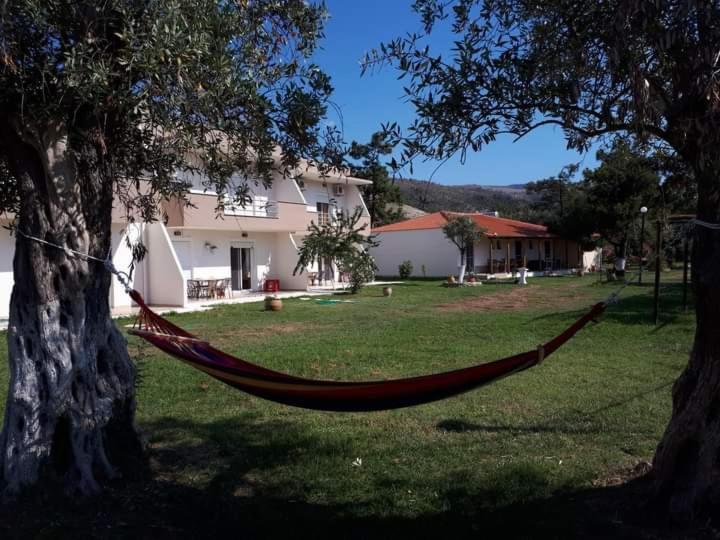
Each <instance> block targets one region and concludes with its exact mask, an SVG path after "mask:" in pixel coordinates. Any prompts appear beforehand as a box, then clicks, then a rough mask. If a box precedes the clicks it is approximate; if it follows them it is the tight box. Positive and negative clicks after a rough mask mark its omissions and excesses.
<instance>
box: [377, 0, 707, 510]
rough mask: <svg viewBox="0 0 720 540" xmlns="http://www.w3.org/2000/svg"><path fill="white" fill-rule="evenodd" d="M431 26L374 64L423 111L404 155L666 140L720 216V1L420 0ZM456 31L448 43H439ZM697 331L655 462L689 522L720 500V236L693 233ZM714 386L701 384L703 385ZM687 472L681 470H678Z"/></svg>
mask: <svg viewBox="0 0 720 540" xmlns="http://www.w3.org/2000/svg"><path fill="white" fill-rule="evenodd" d="M413 10H414V11H415V12H416V13H417V14H418V16H419V18H420V22H421V26H422V30H421V31H418V32H409V33H407V34H405V35H403V36H402V37H399V38H397V39H394V40H391V41H390V42H387V43H383V44H381V45H380V46H379V47H378V49H376V50H375V51H372V52H371V53H370V54H369V55H368V56H367V58H366V61H365V63H364V67H365V69H366V70H367V69H374V68H376V67H379V66H382V65H386V64H389V65H392V66H394V67H395V68H396V69H397V70H398V72H399V76H400V77H401V78H404V80H405V93H406V98H407V99H408V100H409V101H410V102H411V103H412V104H413V106H414V108H415V111H416V114H417V118H416V120H415V121H413V122H412V123H411V124H410V126H409V127H407V129H403V128H401V126H399V125H397V124H390V125H388V126H387V128H386V130H387V132H388V133H389V134H390V140H391V142H393V143H400V144H402V145H403V151H402V159H401V162H402V163H401V164H403V163H407V162H412V160H413V159H415V158H416V157H418V156H424V157H428V158H434V159H446V158H448V157H450V156H453V155H456V154H459V155H460V157H461V159H464V157H465V155H466V153H467V152H468V151H477V150H480V149H481V148H482V147H484V146H485V145H486V144H488V143H490V142H492V141H494V140H495V139H496V138H498V137H500V136H503V135H509V136H511V137H513V138H514V139H515V140H517V139H519V138H521V137H524V136H526V135H528V134H529V133H531V132H532V131H534V130H536V129H538V128H539V127H541V126H557V127H559V128H560V129H562V131H563V133H564V135H565V138H566V141H567V146H568V147H569V148H574V149H577V150H580V151H585V150H587V149H588V148H589V144H590V143H591V141H593V140H594V139H597V138H600V137H603V136H605V135H607V134H612V133H616V132H623V133H628V134H632V135H636V136H637V137H639V138H641V139H643V138H644V139H649V138H652V139H654V140H657V141H662V142H663V143H666V144H667V145H668V147H669V148H670V149H671V150H672V152H674V153H675V154H677V155H678V156H679V157H680V158H681V159H682V161H683V162H684V164H685V166H686V167H687V168H688V169H689V170H690V171H691V172H692V178H693V179H694V183H695V185H696V186H697V194H698V197H697V206H696V214H697V216H698V218H699V219H700V220H701V221H703V222H705V223H711V224H713V223H714V224H717V223H720V150H718V149H720V71H719V70H718V65H719V62H720V54H719V52H718V51H720V3H719V2H717V1H703V2H687V1H682V0H659V1H655V2H647V1H645V0H611V1H607V2H586V1H580V0H543V1H534V2H528V1H525V0H417V1H416V2H415V3H414V4H413ZM436 31H447V32H448V34H449V35H450V43H449V44H448V46H449V47H448V48H449V51H448V52H447V53H444V52H437V50H434V49H433V48H432V47H430V46H429V45H428V43H427V40H426V37H427V36H428V35H429V34H431V33H432V32H436ZM694 237H695V238H694V246H695V249H694V251H693V264H692V272H693V283H694V287H695V293H696V298H697V303H696V314H697V321H698V326H697V333H696V336H695V344H694V347H693V351H692V353H691V356H690V361H689V363H688V367H687V369H686V370H685V372H684V373H683V375H682V376H681V377H680V378H679V379H678V382H677V383H676V384H675V386H674V388H673V405H674V407H673V417H672V419H671V421H670V423H669V425H668V428H667V430H666V432H665V434H664V436H663V439H662V441H661V443H660V444H659V445H658V449H657V452H656V455H655V459H654V471H653V475H654V478H655V487H656V495H657V496H658V500H661V501H663V504H665V505H666V509H667V510H668V511H669V512H670V513H671V514H672V515H673V516H676V517H679V518H683V519H687V518H690V517H693V516H695V515H697V514H698V513H699V512H700V511H701V510H702V509H703V508H705V509H707V508H717V504H718V502H717V497H716V496H715V495H714V491H713V485H712V484H713V480H712V479H713V478H717V475H718V474H719V471H720V462H718V460H717V455H718V453H719V452H720V437H718V433H720V415H718V414H717V413H716V411H717V407H716V405H717V395H718V394H719V393H720V370H718V369H717V365H718V363H720V355H718V352H717V351H720V335H718V333H717V332H716V331H715V330H712V329H714V328H717V324H718V322H720V321H719V320H718V312H717V305H720V284H717V283H716V281H717V280H714V279H713V278H712V277H711V276H713V275H714V273H716V272H717V267H718V264H720V236H719V235H718V234H717V231H716V230H714V229H713V228H712V227H708V226H705V225H698V226H697V227H696V228H695V231H694ZM700 381H701V382H702V384H699V382H700ZM678 475H680V478H678Z"/></svg>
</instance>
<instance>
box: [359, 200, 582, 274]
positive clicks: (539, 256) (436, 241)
mask: <svg viewBox="0 0 720 540" xmlns="http://www.w3.org/2000/svg"><path fill="white" fill-rule="evenodd" d="M458 216H466V217H469V218H470V219H472V220H473V221H474V222H475V223H476V224H477V225H478V227H479V228H480V229H481V230H483V231H484V233H483V238H482V239H481V240H480V241H478V242H476V243H475V244H474V245H473V246H472V248H470V249H468V250H467V254H466V257H467V263H466V264H467V271H468V272H474V273H476V274H490V275H494V274H512V273H513V272H515V271H516V270H517V268H519V267H521V266H524V267H526V268H528V269H529V270H530V271H531V272H534V273H539V272H562V271H563V270H567V269H572V268H577V267H578V265H579V264H581V255H580V251H579V245H578V243H577V242H575V241H572V240H566V239H563V238H560V237H559V236H557V235H555V234H553V233H551V232H549V231H548V228H547V227H545V226H544V225H536V224H534V223H525V222H523V221H516V220H513V219H506V218H501V217H496V216H491V215H486V214H479V213H458V212H434V213H432V214H427V215H424V216H420V217H417V218H413V219H408V220H406V221H401V222H398V223H392V224H390V225H383V226H382V227H377V228H374V229H373V230H372V232H373V234H376V235H377V240H378V241H379V242H380V245H379V246H378V247H376V248H373V249H371V254H372V255H373V257H375V263H376V264H377V267H378V271H377V274H378V275H379V276H396V275H398V266H399V265H400V264H401V263H402V262H403V261H410V262H411V263H412V265H413V275H414V276H420V277H422V276H425V277H447V276H449V275H454V274H457V273H458V269H459V267H460V251H459V250H458V248H457V246H456V245H455V244H453V243H452V242H451V241H450V240H449V239H448V238H447V237H446V236H445V234H444V233H443V231H442V228H443V226H444V225H445V224H446V223H447V222H448V220H449V219H451V218H453V217H458Z"/></svg>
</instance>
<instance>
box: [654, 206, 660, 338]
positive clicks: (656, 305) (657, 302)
mask: <svg viewBox="0 0 720 540" xmlns="http://www.w3.org/2000/svg"><path fill="white" fill-rule="evenodd" d="M656 227H657V234H656V235H655V293H654V298H653V320H654V321H655V324H656V325H657V323H658V321H659V317H660V261H661V260H662V256H661V253H660V252H661V251H662V236H661V230H662V224H661V223H660V220H658V221H657V223H656Z"/></svg>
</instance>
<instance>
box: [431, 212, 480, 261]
mask: <svg viewBox="0 0 720 540" xmlns="http://www.w3.org/2000/svg"><path fill="white" fill-rule="evenodd" d="M442 231H443V234H444V235H445V237H446V238H447V239H448V240H450V241H451V242H452V243H453V244H455V245H456V246H457V248H458V250H460V264H461V265H465V264H466V257H467V252H468V248H471V247H472V246H473V244H475V242H477V241H479V240H480V239H481V238H482V236H483V233H484V232H485V231H484V229H482V228H481V227H478V226H477V224H476V223H475V222H474V221H473V220H472V219H471V218H469V217H468V216H450V217H449V218H448V221H447V223H446V224H445V225H443V228H442Z"/></svg>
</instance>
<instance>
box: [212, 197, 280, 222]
mask: <svg viewBox="0 0 720 540" xmlns="http://www.w3.org/2000/svg"><path fill="white" fill-rule="evenodd" d="M224 214H225V215H226V216H242V217H263V218H273V219H277V218H278V203H277V201H268V200H255V199H253V201H252V202H249V203H247V204H246V205H245V206H242V205H239V204H235V205H231V204H226V205H225V210H224Z"/></svg>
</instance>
